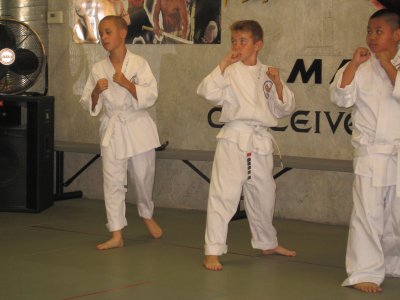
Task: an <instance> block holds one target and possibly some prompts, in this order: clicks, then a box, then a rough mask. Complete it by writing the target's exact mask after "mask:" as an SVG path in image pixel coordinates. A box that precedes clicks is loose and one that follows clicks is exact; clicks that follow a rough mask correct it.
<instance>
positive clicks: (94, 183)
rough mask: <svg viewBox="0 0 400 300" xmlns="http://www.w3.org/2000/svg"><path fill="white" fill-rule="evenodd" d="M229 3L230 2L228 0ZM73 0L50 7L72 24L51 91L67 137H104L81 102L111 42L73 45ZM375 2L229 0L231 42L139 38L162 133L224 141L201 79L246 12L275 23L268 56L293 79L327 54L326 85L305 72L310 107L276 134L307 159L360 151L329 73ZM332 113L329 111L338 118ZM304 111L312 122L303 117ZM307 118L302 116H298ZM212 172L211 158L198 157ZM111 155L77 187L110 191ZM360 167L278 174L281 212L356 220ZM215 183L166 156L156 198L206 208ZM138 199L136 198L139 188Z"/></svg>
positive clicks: (192, 144)
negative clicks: (332, 93)
mask: <svg viewBox="0 0 400 300" xmlns="http://www.w3.org/2000/svg"><path fill="white" fill-rule="evenodd" d="M223 3H224V1H223ZM72 9H73V7H72V1H56V0H49V10H62V11H63V12H64V17H65V22H64V23H63V24H51V25H49V63H50V64H49V67H50V68H49V70H50V93H49V94H50V95H54V96H55V98H56V116H55V117H56V128H55V134H56V139H58V140H67V141H78V142H98V141H99V138H98V125H99V124H98V119H97V118H91V117H89V115H88V114H87V113H86V112H84V111H83V110H82V108H81V107H80V105H79V104H78V101H79V98H80V94H81V92H82V89H83V85H84V83H85V81H86V78H87V76H88V73H89V70H90V68H91V66H92V65H93V63H94V62H95V61H97V60H99V59H101V58H103V57H105V55H106V53H105V52H104V50H103V49H102V47H101V45H83V44H73V43H72V40H71V26H72V18H71V16H72V13H73V11H72ZM373 11H374V7H373V6H372V5H371V3H370V1H367V0H352V1H347V0H270V1H269V2H268V3H267V4H262V1H260V0H251V1H248V2H247V3H244V4H242V3H241V1H239V0H230V1H228V5H227V7H225V6H224V4H222V28H223V32H222V43H221V45H192V46H188V45H129V46H128V48H129V49H130V50H132V51H133V52H135V53H137V54H139V55H142V56H144V57H145V58H146V59H147V60H148V61H149V63H150V66H151V68H152V70H153V72H154V74H155V76H156V78H157V80H158V83H159V91H160V92H159V99H158V102H157V104H156V106H155V107H154V108H153V109H152V110H151V114H152V116H153V117H154V119H155V121H156V123H157V126H158V129H159V133H160V138H161V140H162V141H165V140H169V142H170V147H171V148H179V149H201V150H213V149H215V145H216V141H215V135H216V134H217V133H218V129H214V128H211V127H210V126H209V125H208V123H207V113H208V111H209V110H210V108H211V107H210V106H209V105H208V104H207V103H205V101H204V100H203V99H201V98H200V97H198V96H197V95H196V87H197V85H198V84H199V82H200V81H201V79H202V78H203V77H204V76H206V75H207V74H208V73H209V72H210V71H211V70H212V69H213V68H214V67H215V66H216V64H217V63H218V62H219V60H220V59H221V58H222V57H223V55H225V53H226V52H227V51H228V49H229V47H230V32H229V29H228V27H229V25H230V24H231V23H232V22H233V21H235V20H238V19H255V20H257V21H259V22H260V23H261V25H262V26H263V28H264V30H265V46H264V48H263V49H262V51H261V52H260V55H259V57H260V59H261V60H262V61H263V62H265V63H268V64H270V65H273V66H279V67H280V68H281V76H282V79H283V80H285V81H286V80H287V79H288V78H289V75H290V73H291V71H292V68H293V66H294V64H295V63H296V61H297V60H298V59H303V60H304V62H305V65H306V67H309V66H310V65H311V63H312V62H313V61H314V60H315V59H321V60H322V83H321V84H317V83H315V78H314V76H313V77H311V78H310V81H309V82H308V83H304V82H302V80H301V78H300V76H298V78H297V79H296V81H295V82H294V83H290V84H288V85H289V87H290V88H291V89H292V90H293V91H294V93H295V96H296V100H297V107H296V110H297V111H302V110H304V111H309V113H308V116H305V115H303V116H298V119H296V120H297V121H296V120H294V121H292V123H293V122H294V123H295V124H297V125H296V126H297V127H298V128H300V129H304V130H305V129H307V128H310V130H309V132H296V130H294V129H293V128H292V126H291V119H290V118H286V119H283V120H281V123H280V126H286V125H288V128H287V130H286V131H284V132H275V133H274V135H275V137H276V139H277V141H278V144H279V146H280V149H281V152H282V154H286V155H297V156H305V157H325V158H338V159H350V158H351V157H352V155H351V153H352V149H351V146H350V136H349V134H348V133H347V132H346V130H345V126H344V122H343V119H342V120H341V121H340V122H339V123H338V124H339V125H338V127H337V129H336V131H335V133H333V132H332V129H331V127H330V125H329V121H330V122H331V123H332V124H334V123H335V121H336V119H337V118H338V116H339V114H340V113H341V112H343V113H344V116H347V115H348V114H349V113H350V111H349V110H343V109H339V108H337V107H335V106H333V105H332V104H331V103H330V101H329V95H328V88H329V81H330V80H331V78H332V76H333V75H334V73H335V71H336V69H337V68H338V66H339V64H340V62H341V61H342V60H343V59H345V58H351V56H352V53H353V50H354V49H355V47H357V46H361V45H364V44H365V42H364V40H365V33H366V25H367V20H368V17H369V15H370V14H371V13H372V12H373ZM324 112H329V116H330V118H331V120H329V119H328V117H327V115H326V114H325V113H324ZM300 119H304V122H306V123H305V124H304V123H303V124H301V123H300V122H299V120H300ZM296 122H297V123H296ZM89 158H90V156H88V155H82V154H68V155H67V157H66V176H68V175H70V174H72V173H73V172H74V171H76V170H77V169H79V168H80V166H81V165H82V164H84V163H85V162H86V161H87V160H88V159H89ZM195 164H196V165H197V166H199V168H200V169H202V170H203V171H204V172H205V173H206V174H210V171H211V163H208V162H195ZM101 177H102V175H101V163H100V161H98V162H96V163H95V164H94V165H93V166H92V167H91V168H90V169H89V170H88V171H87V172H86V173H84V174H83V175H81V177H80V178H78V180H77V181H76V182H74V183H73V185H72V186H71V187H69V189H70V190H73V189H78V188H79V189H82V190H83V192H84V194H85V195H86V196H87V197H90V198H98V199H101V198H102V183H101ZM351 184H352V175H351V174H346V173H333V172H322V171H321V172H320V171H304V170H293V171H291V172H289V173H287V174H286V175H284V176H283V177H281V178H279V179H278V180H277V203H276V215H277V216H279V217H284V218H292V219H299V220H308V221H315V222H321V223H333V224H346V223H347V222H348V220H349V216H350V212H351V207H352V205H351ZM207 193H208V184H207V183H206V182H205V181H204V180H203V179H201V178H200V177H199V176H197V175H196V174H195V173H194V172H193V171H192V170H190V169H189V168H188V167H187V166H186V165H184V164H183V163H182V162H180V161H162V160H160V161H157V174H156V181H155V187H154V200H155V203H156V205H157V206H164V207H179V208H190V209H202V210H204V209H205V208H206V203H207ZM127 198H128V201H130V202H134V201H135V196H134V191H133V189H132V188H130V191H129V192H128V196H127Z"/></svg>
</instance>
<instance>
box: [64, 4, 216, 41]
mask: <svg viewBox="0 0 400 300" xmlns="http://www.w3.org/2000/svg"><path fill="white" fill-rule="evenodd" d="M72 2H73V6H72V7H73V9H72V10H73V12H72V15H73V17H72V20H73V21H72V22H73V24H72V27H73V28H72V39H73V41H74V42H75V43H99V42H100V37H99V34H98V24H99V21H100V20H101V19H102V18H104V17H105V16H108V15H117V16H121V17H122V18H124V20H125V21H126V23H127V24H128V35H127V38H126V43H127V44H219V43H221V27H220V26H221V22H220V20H221V1H218V0H72Z"/></svg>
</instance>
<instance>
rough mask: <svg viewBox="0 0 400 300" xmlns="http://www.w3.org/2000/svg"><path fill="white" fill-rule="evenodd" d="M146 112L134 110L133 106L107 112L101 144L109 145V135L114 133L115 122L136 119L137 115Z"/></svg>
mask: <svg viewBox="0 0 400 300" xmlns="http://www.w3.org/2000/svg"><path fill="white" fill-rule="evenodd" d="M145 114H146V112H145V111H142V110H139V111H138V110H135V109H134V108H133V107H131V108H129V109H127V110H123V111H114V112H113V113H112V114H107V113H106V115H107V117H108V118H109V120H108V124H107V129H106V132H105V133H104V137H103V140H102V142H101V146H103V147H107V146H109V145H110V142H111V137H112V135H113V133H114V128H115V124H116V123H117V122H121V123H123V124H125V123H126V122H127V121H131V120H134V119H137V118H138V117H139V116H143V115H145Z"/></svg>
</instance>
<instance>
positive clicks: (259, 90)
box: [197, 61, 295, 155]
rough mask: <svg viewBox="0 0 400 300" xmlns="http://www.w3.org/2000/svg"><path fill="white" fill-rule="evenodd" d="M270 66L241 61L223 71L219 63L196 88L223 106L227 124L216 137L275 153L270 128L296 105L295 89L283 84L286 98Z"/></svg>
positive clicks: (260, 150)
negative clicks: (269, 68)
mask: <svg viewBox="0 0 400 300" xmlns="http://www.w3.org/2000/svg"><path fill="white" fill-rule="evenodd" d="M267 70H268V66H266V65H264V64H262V63H261V62H260V61H257V64H256V65H255V66H247V65H245V64H243V63H242V62H240V61H239V62H236V63H234V64H232V65H229V66H228V67H227V68H226V69H225V71H224V73H223V74H222V73H221V69H220V67H219V66H217V67H216V68H215V69H214V70H213V71H212V72H211V73H210V74H209V75H208V76H207V77H206V78H204V79H203V81H202V82H201V83H200V85H199V86H198V88H197V93H198V94H199V95H201V96H202V97H204V98H205V99H206V100H207V101H208V102H209V103H211V104H212V105H215V106H222V111H221V117H220V122H223V123H225V126H224V127H223V128H222V130H221V131H220V132H219V134H218V135H217V139H226V140H229V141H231V142H234V143H236V144H237V145H238V146H239V148H240V149H241V150H242V151H245V152H251V151H254V152H257V153H259V154H263V155H267V154H271V153H272V152H273V146H272V141H274V140H273V137H272V135H271V134H270V133H269V131H268V128H269V127H272V126H276V125H278V118H282V117H285V116H288V115H290V114H291V113H292V112H293V110H294V107H295V100H294V95H293V93H292V91H291V90H290V89H289V88H288V87H287V86H286V85H285V84H283V83H282V84H283V101H281V100H279V98H278V94H277V92H276V88H275V85H274V84H273V82H272V80H271V79H270V78H269V77H268V75H267V74H266V73H267Z"/></svg>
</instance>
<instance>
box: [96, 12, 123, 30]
mask: <svg viewBox="0 0 400 300" xmlns="http://www.w3.org/2000/svg"><path fill="white" fill-rule="evenodd" d="M104 21H112V22H113V23H114V24H115V25H116V26H117V27H118V28H119V29H125V30H128V24H126V21H125V20H124V19H123V18H122V17H120V16H112V15H109V16H105V17H104V18H103V19H101V20H100V23H99V26H100V24H101V23H103V22H104Z"/></svg>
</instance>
